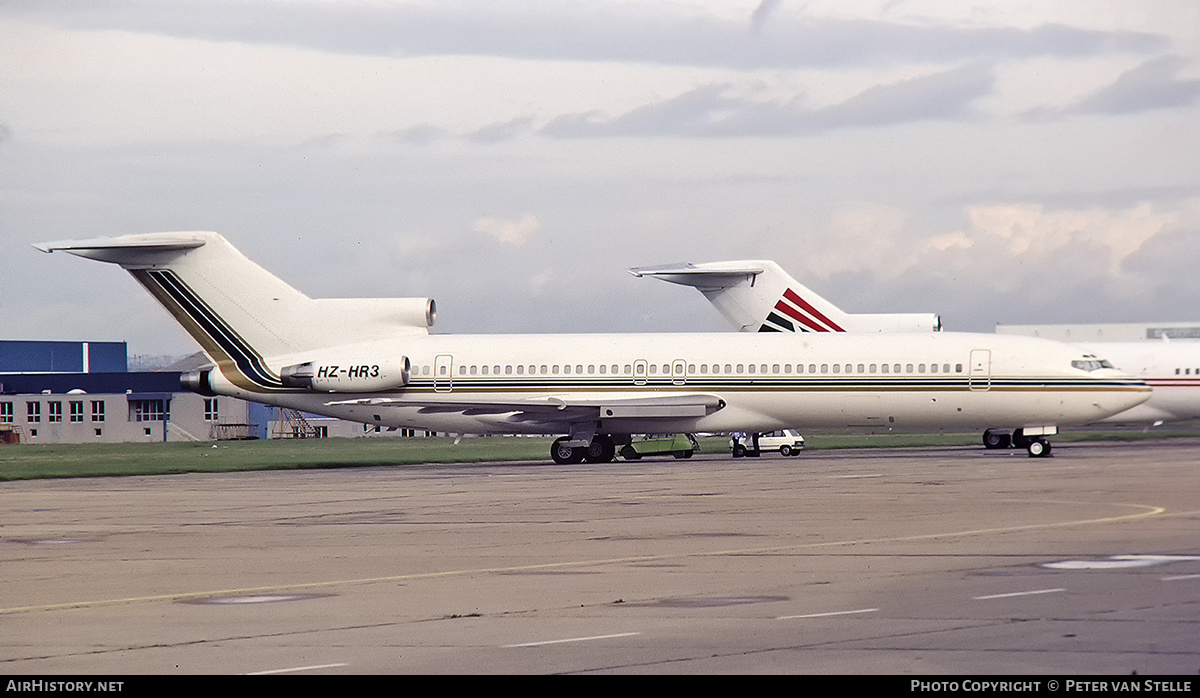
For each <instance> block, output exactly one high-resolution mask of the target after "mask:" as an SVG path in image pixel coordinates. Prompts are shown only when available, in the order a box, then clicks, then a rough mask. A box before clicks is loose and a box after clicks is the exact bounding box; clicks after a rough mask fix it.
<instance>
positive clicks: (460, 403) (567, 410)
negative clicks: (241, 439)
mask: <svg viewBox="0 0 1200 698" xmlns="http://www.w3.org/2000/svg"><path fill="white" fill-rule="evenodd" d="M325 404H326V405H330V406H336V405H372V406H395V407H416V408H418V411H419V412H420V413H421V414H447V413H457V414H463V415H468V416H482V415H498V414H512V415H513V417H514V418H515V419H522V420H533V421H554V422H577V421H582V420H588V419H630V418H632V419H679V418H691V419H695V418H699V417H704V416H706V415H708V414H712V413H713V412H716V411H717V410H719V409H721V408H723V407H725V401H724V400H722V399H721V398H719V397H717V396H716V395H708V394H703V393H694V394H683V395H665V396H655V397H607V398H606V397H595V396H590V395H589V396H577V395H547V396H543V397H536V398H530V399H528V400H497V401H480V400H456V399H453V398H450V397H447V398H445V399H429V398H425V397H407V396H402V397H369V398H357V399H353V400H336V401H333V402H327V403H325Z"/></svg>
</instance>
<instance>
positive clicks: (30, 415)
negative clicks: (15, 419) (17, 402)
mask: <svg viewBox="0 0 1200 698" xmlns="http://www.w3.org/2000/svg"><path fill="white" fill-rule="evenodd" d="M25 414H26V417H25V420H26V421H27V422H30V423H36V422H40V421H42V403H40V402H27V403H25Z"/></svg>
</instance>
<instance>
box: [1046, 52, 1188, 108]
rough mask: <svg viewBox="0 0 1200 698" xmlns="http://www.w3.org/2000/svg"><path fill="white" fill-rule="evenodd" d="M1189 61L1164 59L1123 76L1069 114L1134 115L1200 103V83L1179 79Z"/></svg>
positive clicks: (1156, 60)
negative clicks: (1181, 70)
mask: <svg viewBox="0 0 1200 698" xmlns="http://www.w3.org/2000/svg"><path fill="white" fill-rule="evenodd" d="M1186 65H1187V61H1186V60H1184V59H1183V58H1179V57H1177V56H1163V57H1161V58H1155V59H1153V60H1149V61H1146V62H1145V63H1142V64H1141V65H1139V66H1137V67H1136V68H1134V69H1132V70H1130V71H1127V72H1125V73H1123V74H1121V76H1120V77H1118V78H1117V79H1116V80H1115V81H1114V82H1113V83H1112V84H1111V85H1109V86H1107V87H1104V88H1102V89H1100V90H1097V91H1096V92H1093V93H1092V94H1090V95H1088V96H1087V97H1085V98H1084V99H1083V100H1081V101H1080V102H1079V103H1078V104H1076V105H1074V106H1073V107H1071V108H1070V109H1069V110H1068V111H1069V112H1071V113H1076V114H1131V113H1136V112H1143V111H1149V110H1153V109H1171V108H1174V107H1186V106H1191V105H1193V104H1195V103H1196V102H1197V100H1198V99H1200V80H1181V79H1179V77H1178V74H1179V71H1180V69H1181V68H1183V67H1184V66H1186Z"/></svg>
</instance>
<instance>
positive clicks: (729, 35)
mask: <svg viewBox="0 0 1200 698" xmlns="http://www.w3.org/2000/svg"><path fill="white" fill-rule="evenodd" d="M776 4H777V3H772V2H770V0H768V1H767V2H764V3H763V4H762V5H760V6H759V8H758V10H756V11H755V13H754V14H753V16H751V17H747V18H746V19H744V20H735V19H723V18H718V17H712V16H703V15H698V14H696V13H694V12H688V11H685V10H682V9H675V8H671V7H662V6H646V5H641V4H609V3H600V2H588V3H559V2H552V1H550V0H525V1H524V2H518V3H492V2H481V1H470V0H464V1H460V2H443V3H432V4H429V5H421V4H408V3H406V4H403V5H392V4H380V3H369V2H360V3H325V2H290V3H287V4H280V3H265V4H264V3H258V2H248V1H246V0H211V1H206V2H188V3H163V2H158V1H157V0H93V1H91V2H86V3H79V2H71V1H69V0H57V1H54V0H51V1H49V2H47V1H44V0H42V1H39V0H23V1H22V0H17V1H15V2H8V3H5V4H4V5H3V6H0V16H5V17H9V18H18V19H23V20H25V21H30V22H36V23H43V24H50V25H56V26H63V27H70V28H76V29H98V30H123V31H133V32H142V33H148V34H162V35H167V36H177V37H183V38H188V39H202V40H208V41H232V42H243V43H247V44H273V45H286V46H297V47H303V48H309V49H317V50H322V51H330V52H334V53H346V54H362V55H391V56H396V55H407V56H422V55H486V56H504V57H511V58H525V59H534V60H569V61H617V62H635V63H650V64H663V65H695V66H709V67H732V68H738V69H759V68H796V67H805V66H807V67H828V66H839V65H879V64H885V63H890V62H897V61H915V62H947V61H949V62H962V61H964V60H972V59H978V58H984V57H1011V58H1018V57H1034V56H1086V55H1093V54H1098V53H1111V52H1114V51H1131V52H1140V53H1148V52H1155V51H1161V50H1163V49H1164V48H1165V46H1166V45H1167V39H1166V38H1165V37H1161V36H1156V35H1152V34H1147V33H1141V32H1128V31H1107V32H1106V31H1092V30H1085V29H1077V28H1073V27H1068V26H1064V25H1042V26H1039V27H1034V28H1032V29H1020V28H1015V27H953V26H946V25H933V24H929V25H924V24H922V25H916V24H899V23H894V22H884V21H868V20H842V19H829V18H818V17H798V16H794V15H784V14H782V13H778V12H774V13H773V12H772V10H773V9H775V5H776ZM768 15H770V22H765V19H766V18H767V16H768Z"/></svg>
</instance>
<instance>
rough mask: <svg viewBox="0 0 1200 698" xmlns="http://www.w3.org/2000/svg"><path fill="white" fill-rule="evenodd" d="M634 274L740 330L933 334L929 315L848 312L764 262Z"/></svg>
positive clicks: (935, 325) (937, 327)
mask: <svg viewBox="0 0 1200 698" xmlns="http://www.w3.org/2000/svg"><path fill="white" fill-rule="evenodd" d="M629 273H631V274H633V275H634V276H638V277H642V276H649V277H653V278H656V279H662V280H663V281H669V282H671V283H675V284H680V285H683V286H692V287H694V288H696V289H697V290H698V291H700V293H703V294H704V297H705V298H707V299H708V300H709V301H710V302H711V303H712V304H713V305H714V306H716V308H717V310H719V311H720V312H721V314H722V315H724V316H725V319H726V320H728V321H729V323H730V324H731V325H733V326H734V327H735V328H736V329H738V330H739V331H741V332H938V331H941V329H942V321H941V318H940V317H938V316H937V315H936V314H933V313H880V314H852V313H846V312H843V311H842V310H841V309H840V308H838V307H837V306H835V305H834V304H833V303H830V302H829V301H827V300H825V299H824V298H822V297H821V296H819V295H817V293H816V292H814V291H813V290H812V289H809V288H808V287H807V286H805V285H803V284H801V283H800V282H798V281H796V280H795V279H793V278H792V277H791V276H789V275H788V273H787V272H785V271H784V270H783V269H782V268H781V267H780V266H779V265H778V264H776V263H775V262H772V261H768V260H752V261H737V262H709V263H705V264H669V265H664V266H658V267H635V268H633V269H630V270H629Z"/></svg>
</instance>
